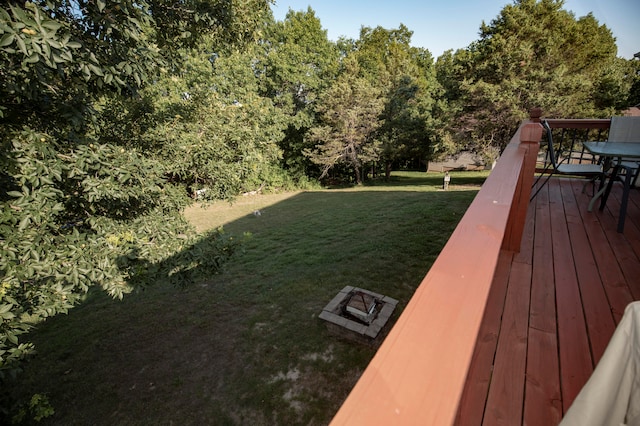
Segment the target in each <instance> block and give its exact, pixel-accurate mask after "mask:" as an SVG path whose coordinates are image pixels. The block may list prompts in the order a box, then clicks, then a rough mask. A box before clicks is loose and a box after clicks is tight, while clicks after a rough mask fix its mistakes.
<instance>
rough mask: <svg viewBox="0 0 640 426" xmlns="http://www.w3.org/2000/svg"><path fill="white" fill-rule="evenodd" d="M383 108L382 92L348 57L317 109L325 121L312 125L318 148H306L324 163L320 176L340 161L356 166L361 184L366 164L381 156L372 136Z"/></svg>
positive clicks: (358, 180)
mask: <svg viewBox="0 0 640 426" xmlns="http://www.w3.org/2000/svg"><path fill="white" fill-rule="evenodd" d="M383 107H384V104H383V100H382V99H381V98H380V93H379V91H378V90H376V89H375V88H374V87H372V86H371V84H369V82H368V80H367V79H365V78H363V77H361V76H360V75H359V67H358V64H357V62H356V61H355V60H354V58H349V57H347V58H345V60H344V70H343V71H342V73H341V74H340V76H339V77H338V79H337V80H336V82H335V83H334V84H333V85H332V86H331V87H330V88H329V89H328V90H327V91H326V92H325V93H324V94H323V95H322V96H321V98H320V102H319V104H318V107H317V108H318V114H320V117H321V120H322V124H321V125H320V126H317V127H313V128H312V129H311V131H310V136H309V137H310V140H311V141H313V142H315V143H316V145H315V148H314V149H307V150H306V151H305V155H307V156H308V157H309V158H310V159H311V161H313V162H314V163H316V164H318V165H320V166H321V168H322V174H321V175H320V179H322V178H324V177H326V176H327V174H328V173H329V171H330V170H331V169H332V168H333V167H335V166H336V165H337V164H346V165H348V166H349V167H351V168H352V169H353V171H354V177H355V181H356V183H357V184H361V183H362V166H363V164H365V163H367V162H370V161H374V160H375V159H377V158H378V157H379V147H378V145H377V144H376V143H375V141H374V139H373V135H374V132H375V131H376V130H377V129H378V127H379V126H380V120H379V116H380V113H381V112H382V109H383Z"/></svg>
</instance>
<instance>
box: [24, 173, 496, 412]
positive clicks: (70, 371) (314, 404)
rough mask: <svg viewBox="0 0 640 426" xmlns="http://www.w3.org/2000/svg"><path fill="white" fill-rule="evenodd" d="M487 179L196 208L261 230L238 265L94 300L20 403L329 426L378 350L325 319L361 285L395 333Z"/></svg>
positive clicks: (59, 321)
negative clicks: (195, 279)
mask: <svg viewBox="0 0 640 426" xmlns="http://www.w3.org/2000/svg"><path fill="white" fill-rule="evenodd" d="M486 176H487V173H475V172H473V173H471V172H465V173H462V172H461V173H452V179H451V186H450V190H449V191H442V190H441V186H442V174H425V173H411V172H405V173H396V174H394V175H393V179H392V180H391V181H390V182H377V183H374V184H371V185H367V186H362V187H358V188H350V189H339V190H319V191H311V192H298V193H290V194H277V195H259V196H251V197H241V198H239V199H238V200H236V202H235V203H233V204H231V205H229V204H228V203H216V204H213V205H211V206H209V207H208V208H206V209H203V208H200V207H196V208H191V209H188V210H187V211H186V212H185V214H186V216H187V218H189V220H191V221H192V222H193V223H194V224H195V225H196V226H197V228H198V229H200V230H203V229H206V228H209V227H217V226H221V225H223V226H224V229H225V232H226V233H227V234H231V235H238V236H239V237H240V236H241V235H242V234H243V233H245V232H249V233H251V238H250V239H249V240H248V241H247V242H246V243H245V246H244V251H243V253H240V254H238V255H236V256H235V257H234V258H233V259H232V260H231V261H230V262H229V263H228V264H227V265H226V266H225V268H224V270H223V271H222V272H221V273H219V274H215V275H212V276H211V278H210V279H209V280H208V281H206V282H203V283H201V284H198V285H195V286H192V287H190V288H187V289H184V290H180V289H173V288H159V287H158V288H150V289H147V290H146V291H145V292H143V293H140V294H135V295H131V296H127V297H125V299H124V300H123V301H113V300H111V299H109V298H107V297H106V296H104V295H95V296H93V297H92V298H90V300H88V301H87V302H86V303H84V304H83V305H81V306H79V307H77V308H75V309H73V310H72V311H71V312H70V314H69V315H67V316H59V317H56V318H53V319H52V320H50V321H48V322H47V323H46V324H43V325H42V326H40V327H39V329H38V330H37V331H36V332H34V333H32V336H30V337H31V338H32V339H33V341H34V342H35V343H36V346H37V349H38V352H39V355H38V356H37V357H36V358H35V359H34V360H33V361H32V362H31V363H30V364H28V365H27V369H26V371H25V373H24V375H23V383H22V384H21V385H20V386H18V387H17V388H16V393H17V394H22V393H24V394H27V393H29V392H30V393H33V392H39V393H45V394H47V395H48V397H49V399H50V401H51V403H52V404H53V406H54V408H55V410H56V414H55V416H54V417H52V418H51V419H49V420H48V421H46V422H45V424H48V423H49V424H64V425H69V424H104V425H107V424H108V425H113V424H128V425H131V424H154V425H155V424H180V425H184V424H198V425H200V424H222V425H224V424H230V425H231V424H252V425H256V424H265V425H272V424H287V425H290V424H305V425H306V424H319V425H322V424H327V423H328V422H329V421H330V419H331V418H332V416H333V415H334V413H335V412H336V410H337V409H338V408H339V406H340V404H341V403H342V401H343V400H344V398H345V397H346V396H347V394H348V393H349V391H350V389H351V388H352V387H353V385H354V384H355V382H356V381H357V379H358V377H359V375H360V374H361V373H362V371H363V369H364V368H365V367H366V365H367V363H368V362H369V360H370V359H371V357H372V356H373V354H374V351H375V349H373V348H371V347H368V346H364V345H360V344H356V343H352V342H348V341H343V340H341V339H339V338H337V337H335V336H334V335H332V334H330V333H329V332H328V331H327V330H326V328H325V326H324V324H323V323H322V321H321V320H319V319H318V315H319V313H320V312H321V310H322V308H323V307H324V305H326V304H327V303H328V302H329V301H330V300H331V299H332V298H333V296H334V295H335V294H336V293H337V292H338V291H340V290H341V289H342V288H343V287H344V286H346V285H353V286H358V287H362V288H366V289H368V290H372V291H374V292H378V293H382V294H385V295H388V296H391V297H393V298H395V299H398V300H399V301H400V304H399V308H398V309H397V310H396V313H395V315H394V317H393V320H395V319H396V318H397V316H398V314H399V312H400V311H401V310H402V309H403V308H404V306H406V303H407V301H408V300H409V299H410V298H411V295H412V294H413V292H414V291H415V289H416V287H417V286H418V285H419V284H420V281H421V280H422V278H423V277H424V275H425V274H426V272H427V271H428V270H429V267H430V266H431V264H432V263H433V261H434V259H435V258H436V257H437V255H438V253H439V252H440V250H441V249H442V247H443V246H444V244H445V243H446V241H447V239H448V237H449V235H450V234H451V232H452V231H453V229H454V228H455V226H456V224H457V223H458V221H459V220H460V218H461V217H462V215H463V214H464V212H465V210H466V209H467V207H468V205H469V203H470V202H471V200H472V199H473V197H474V196H475V194H476V192H477V190H478V189H479V186H480V185H481V184H482V182H483V181H484V179H485V178H486ZM255 210H260V212H261V214H260V215H259V216H256V215H254V214H253V213H252V212H253V211H255Z"/></svg>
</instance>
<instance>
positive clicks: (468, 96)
mask: <svg viewBox="0 0 640 426" xmlns="http://www.w3.org/2000/svg"><path fill="white" fill-rule="evenodd" d="M271 3H273V1H272V0H233V1H229V0H184V1H181V2H174V1H171V0H119V1H110V0H91V1H89V0H32V1H18V0H10V1H8V2H5V6H3V7H2V8H1V9H0V63H1V67H0V123H1V126H0V145H1V146H0V150H1V151H0V164H1V168H0V205H1V214H0V318H1V319H2V322H1V325H0V382H3V385H2V387H3V388H6V386H4V383H5V382H6V381H7V380H10V379H11V377H13V376H14V375H15V373H16V372H17V371H18V370H19V368H20V365H21V363H22V361H23V360H24V359H26V358H27V357H28V356H29V355H30V354H31V353H32V352H33V347H32V345H30V344H29V343H28V341H26V339H25V334H26V333H27V332H28V331H29V330H30V329H31V327H32V326H34V325H35V324H37V323H38V322H40V321H42V320H44V319H46V318H47V317H50V316H53V315H56V314H58V313H61V312H66V311H67V310H68V309H69V308H71V307H72V306H74V305H75V304H77V303H79V302H80V301H81V300H82V298H83V297H84V295H85V294H86V293H87V291H88V290H89V289H90V288H92V287H99V288H102V289H104V290H105V291H107V292H108V293H109V294H111V295H112V296H114V297H120V298H121V297H123V295H124V294H126V293H127V292H130V291H132V290H134V289H137V288H144V287H145V286H148V285H152V284H153V283H158V282H170V283H173V284H176V285H188V284H189V283H191V282H194V281H197V280H199V279H202V278H203V276H206V274H210V273H211V271H212V270H216V269H217V268H218V267H219V266H220V265H221V264H222V263H223V262H224V261H225V260H226V259H227V258H228V257H229V256H231V255H232V254H233V252H234V251H235V250H236V248H237V244H238V242H237V241H238V239H236V240H233V239H231V238H229V236H226V235H225V234H224V233H223V232H222V231H221V230H218V231H214V232H211V233H209V234H207V235H204V236H202V235H196V234H195V232H194V231H193V229H192V228H191V227H190V226H189V225H188V224H187V223H186V221H185V220H184V218H183V217H182V216H181V214H180V211H181V209H182V208H184V207H185V206H186V205H188V204H190V203H192V202H194V200H195V199H209V200H212V199H232V198H233V197H235V196H236V195H238V194H240V193H242V192H247V191H253V190H256V189H258V188H260V189H263V190H265V191H267V190H275V189H288V188H301V187H302V188H304V187H308V186H310V185H314V184H315V182H318V181H319V180H320V181H329V182H331V181H340V182H345V181H346V182H352V183H361V182H363V181H364V180H365V179H367V178H369V177H371V176H375V175H378V174H379V175H381V176H385V175H386V176H388V175H389V173H390V172H391V170H392V169H393V168H398V167H404V166H406V165H409V164H411V165H415V164H418V165H420V167H426V165H427V163H428V162H429V161H433V160H435V159H438V158H440V157H442V156H445V155H448V154H453V153H456V152H460V151H463V150H467V151H472V152H474V153H476V154H478V155H479V156H481V157H482V158H484V160H485V161H486V162H491V161H492V160H494V159H495V158H496V157H497V155H498V154H499V152H500V151H501V149H502V148H503V147H504V146H505V145H506V143H507V142H508V140H509V139H510V137H511V136H512V135H513V133H514V131H515V129H516V127H517V125H518V123H519V122H520V121H521V120H522V119H523V118H526V117H527V111H528V110H529V109H530V108H532V107H541V108H542V109H543V110H544V111H545V114H546V115H547V116H553V117H576V118H580V117H607V116H610V115H612V114H615V113H616V112H617V111H619V110H621V109H624V108H626V107H627V106H630V105H635V104H638V103H640V83H639V82H640V77H639V71H640V67H639V62H640V61H633V60H625V59H622V58H619V57H617V53H616V52H617V49H616V44H615V39H614V37H613V36H612V33H611V31H610V29H608V28H607V27H606V26H605V25H601V24H599V23H598V21H597V20H596V19H595V18H594V17H593V15H591V14H590V15H587V16H584V17H579V18H577V17H576V16H575V15H573V14H572V13H570V12H568V11H566V10H564V9H563V1H562V0H538V1H536V0H515V1H514V2H513V3H511V4H507V5H506V6H505V7H504V8H503V9H502V11H501V12H500V14H499V15H498V16H497V17H496V18H495V19H494V20H492V21H491V22H490V23H488V24H487V23H484V22H483V23H482V24H481V26H480V31H479V38H478V40H477V41H475V42H473V43H471V44H470V45H469V46H468V47H466V48H464V49H460V50H457V51H453V50H450V51H447V52H445V53H444V54H443V55H441V56H440V57H439V58H437V59H436V58H433V56H432V55H431V53H430V52H429V51H428V50H427V49H424V48H417V47H413V46H412V45H411V36H412V31H411V30H410V29H409V28H407V27H406V26H404V25H400V26H399V28H395V29H385V28H382V27H375V28H371V27H363V28H362V29H361V31H360V36H359V38H358V39H355V40H354V39H347V38H341V39H339V40H337V41H331V40H329V39H328V37H327V31H326V30H324V29H323V28H322V24H321V22H320V20H319V19H318V17H317V16H316V15H315V12H314V11H313V10H312V9H311V8H308V9H307V10H306V11H293V10H290V11H289V12H288V14H287V15H286V18H285V19H284V20H283V21H276V20H275V19H274V17H273V14H272V12H271V9H270V5H271ZM6 412H8V411H6ZM6 412H5V413H6Z"/></svg>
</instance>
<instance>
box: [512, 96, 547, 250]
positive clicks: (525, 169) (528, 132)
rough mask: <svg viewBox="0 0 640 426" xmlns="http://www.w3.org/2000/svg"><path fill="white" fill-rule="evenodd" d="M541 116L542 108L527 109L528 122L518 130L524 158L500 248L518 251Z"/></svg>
mask: <svg viewBox="0 0 640 426" xmlns="http://www.w3.org/2000/svg"><path fill="white" fill-rule="evenodd" d="M541 116H542V110H541V109H540V108H533V109H531V111H529V122H528V123H525V124H524V125H523V126H522V128H521V130H520V146H519V147H518V149H519V150H520V151H522V155H523V158H524V159H523V162H522V169H521V171H520V175H519V177H518V187H517V188H516V194H515V196H514V200H513V204H512V206H511V212H510V214H509V224H508V226H507V230H506V235H505V239H504V241H503V244H502V248H503V249H505V250H510V251H514V252H519V251H520V242H521V241H522V233H523V232H524V224H525V221H526V218H527V210H528V208H529V198H530V197H531V186H532V185H533V177H534V174H535V169H536V158H537V157H538V150H539V149H540V139H541V138H542V130H543V128H542V124H541V123H540V117H541Z"/></svg>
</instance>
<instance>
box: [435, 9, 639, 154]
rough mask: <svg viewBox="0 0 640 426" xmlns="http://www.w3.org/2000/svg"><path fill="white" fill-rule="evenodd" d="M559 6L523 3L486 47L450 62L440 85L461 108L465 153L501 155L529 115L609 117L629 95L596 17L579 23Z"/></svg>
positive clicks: (495, 25)
mask: <svg viewBox="0 0 640 426" xmlns="http://www.w3.org/2000/svg"><path fill="white" fill-rule="evenodd" d="M562 5H563V2H562V1H558V0H542V1H536V0H517V1H515V2H514V3H513V4H512V5H507V6H505V8H504V9H503V10H502V11H501V13H500V15H499V16H498V17H497V18H496V19H494V20H493V21H491V23H490V24H488V25H487V24H484V23H483V25H482V26H481V32H480V40H478V41H477V42H475V43H473V44H472V45H471V46H470V47H469V48H468V49H466V50H464V51H458V52H456V53H455V54H454V55H453V57H451V56H450V54H449V55H447V56H446V57H445V59H446V62H445V59H443V61H442V63H441V65H440V67H439V74H438V75H439V79H440V81H441V82H443V84H444V85H445V87H447V89H448V90H449V93H448V95H447V97H448V98H449V99H452V100H456V101H459V102H460V103H461V105H464V110H462V111H461V113H460V114H459V119H458V123H459V124H458V126H457V127H458V131H459V132H460V134H462V135H464V136H465V145H466V146H464V147H465V148H467V149H472V150H474V151H477V152H482V151H485V150H487V149H488V148H491V147H497V148H502V147H504V146H505V145H506V143H507V142H508V141H509V139H510V137H511V136H512V135H513V132H514V130H515V128H516V127H517V125H518V123H519V121H520V120H522V119H523V118H525V117H527V116H528V111H529V109H531V108H533V107H541V108H542V109H543V111H544V113H545V115H546V116H549V117H603V116H608V115H611V114H612V113H613V112H614V110H615V108H616V107H617V106H618V105H620V102H621V101H622V99H624V98H625V97H626V96H624V94H623V92H624V89H623V84H622V82H621V81H620V77H621V74H620V73H618V72H616V71H615V69H616V65H615V59H616V58H615V56H616V46H615V39H614V38H613V36H612V34H611V31H610V30H609V29H608V28H607V27H606V26H604V25H599V24H598V22H597V21H596V20H595V19H594V17H593V16H592V15H587V16H585V17H582V18H580V19H577V20H576V18H575V17H574V16H573V14H571V13H570V12H567V11H565V10H563V9H562Z"/></svg>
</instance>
